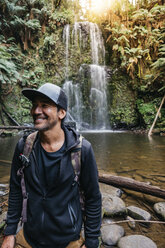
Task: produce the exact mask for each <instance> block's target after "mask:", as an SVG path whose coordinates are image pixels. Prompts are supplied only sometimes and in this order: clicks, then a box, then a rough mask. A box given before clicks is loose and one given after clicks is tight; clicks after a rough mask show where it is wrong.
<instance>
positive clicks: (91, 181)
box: [80, 139, 102, 248]
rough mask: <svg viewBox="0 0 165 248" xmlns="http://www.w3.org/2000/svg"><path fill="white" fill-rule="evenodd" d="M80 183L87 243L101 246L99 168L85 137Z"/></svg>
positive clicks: (92, 247) (88, 246)
mask: <svg viewBox="0 0 165 248" xmlns="http://www.w3.org/2000/svg"><path fill="white" fill-rule="evenodd" d="M81 159H82V161H81V163H82V164H81V177H80V183H81V187H82V190H83V191H84V196H85V223H84V230H85V245H86V247H87V248H97V247H98V246H99V239H98V238H99V236H100V226H101V207H102V204H101V193H100V190H99V184H98V170H97V165H96V161H95V157H94V152H93V149H92V147H91V144H90V143H89V142H88V141H87V140H85V139H83V145H82V156H81Z"/></svg>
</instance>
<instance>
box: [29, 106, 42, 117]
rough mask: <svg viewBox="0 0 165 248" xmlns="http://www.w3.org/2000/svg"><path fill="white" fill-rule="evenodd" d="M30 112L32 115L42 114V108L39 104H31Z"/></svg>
mask: <svg viewBox="0 0 165 248" xmlns="http://www.w3.org/2000/svg"><path fill="white" fill-rule="evenodd" d="M31 114H32V115H34V114H36V115H38V114H42V108H41V106H39V105H36V106H33V107H32V109H31Z"/></svg>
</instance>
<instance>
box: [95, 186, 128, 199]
mask: <svg viewBox="0 0 165 248" xmlns="http://www.w3.org/2000/svg"><path fill="white" fill-rule="evenodd" d="M99 186H100V191H101V193H102V194H108V195H110V196H117V197H121V196H122V193H123V191H122V190H121V189H119V188H115V187H113V186H110V185H107V184H105V183H99Z"/></svg>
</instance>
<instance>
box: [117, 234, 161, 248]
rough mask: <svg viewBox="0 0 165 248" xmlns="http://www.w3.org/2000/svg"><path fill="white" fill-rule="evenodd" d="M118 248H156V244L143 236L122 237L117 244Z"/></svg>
mask: <svg viewBox="0 0 165 248" xmlns="http://www.w3.org/2000/svg"><path fill="white" fill-rule="evenodd" d="M117 247H118V248H157V246H156V244H155V243H154V242H153V241H152V240H151V239H149V238H147V237H145V236H143V235H129V236H125V237H122V238H121V239H120V240H119V242H118V246H117Z"/></svg>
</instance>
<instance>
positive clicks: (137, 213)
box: [127, 206, 151, 220]
mask: <svg viewBox="0 0 165 248" xmlns="http://www.w3.org/2000/svg"><path fill="white" fill-rule="evenodd" d="M127 212H128V215H129V216H130V217H132V218H134V219H138V220H150V219H151V214H150V213H149V212H147V211H145V210H143V209H141V208H138V207H135V206H129V207H127Z"/></svg>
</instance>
